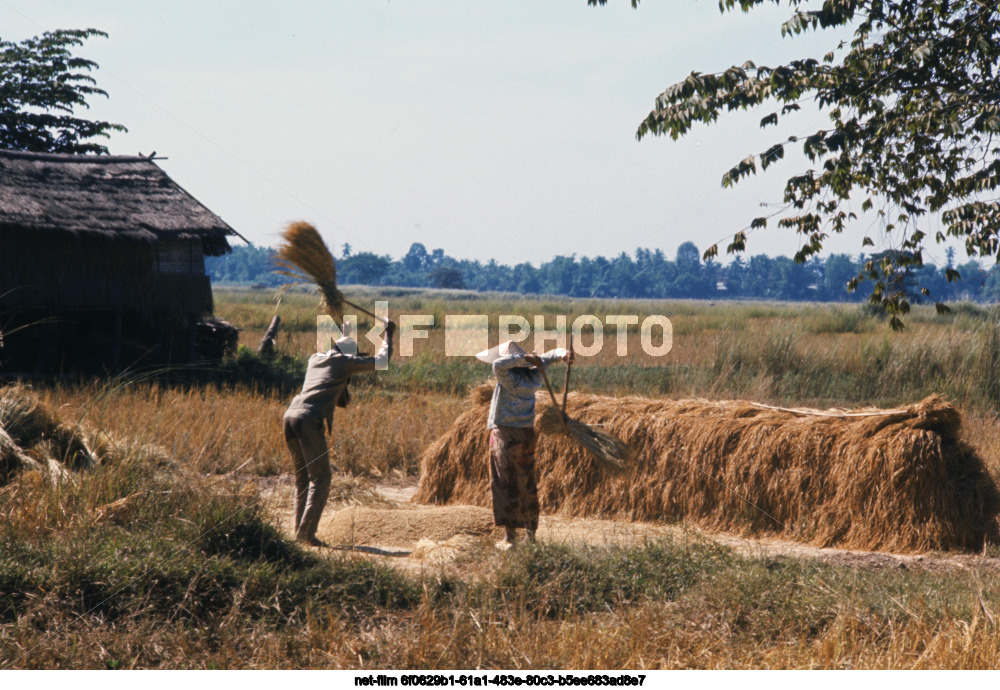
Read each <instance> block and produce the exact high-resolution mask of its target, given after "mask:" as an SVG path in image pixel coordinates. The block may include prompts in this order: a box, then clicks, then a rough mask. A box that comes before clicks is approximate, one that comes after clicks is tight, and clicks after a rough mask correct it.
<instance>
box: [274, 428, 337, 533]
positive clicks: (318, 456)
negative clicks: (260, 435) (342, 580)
mask: <svg viewBox="0 0 1000 690" xmlns="http://www.w3.org/2000/svg"><path fill="white" fill-rule="evenodd" d="M284 426H285V443H287V444H288V451H289V452H290V453H291V455H292V465H293V466H294V468H295V525H294V526H295V538H296V539H312V538H314V537H315V536H316V530H317V528H318V527H319V518H320V515H322V514H323V508H324V507H325V506H326V500H327V498H328V497H329V496H330V477H331V472H330V453H329V450H328V449H327V446H326V436H325V435H324V434H323V420H322V419H320V418H319V417H315V416H313V415H310V414H304V413H302V412H298V411H291V410H290V411H288V412H286V413H285V418H284Z"/></svg>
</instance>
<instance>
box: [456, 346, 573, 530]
mask: <svg viewBox="0 0 1000 690" xmlns="http://www.w3.org/2000/svg"><path fill="white" fill-rule="evenodd" d="M572 357H573V355H572V353H571V352H569V351H567V350H565V349H563V348H556V349H554V350H549V351H548V352H546V353H545V354H543V355H540V356H539V355H535V354H533V353H531V354H529V353H527V352H525V351H524V349H523V348H522V347H521V346H519V345H518V344H517V343H515V342H513V341H509V340H508V341H507V342H505V343H501V344H500V345H498V346H497V347H495V348H491V349H489V350H485V351H483V352H480V353H479V354H478V355H476V359H478V360H479V361H481V362H485V363H487V364H492V365H493V373H494V374H495V375H496V378H497V385H496V387H495V388H494V389H493V400H492V402H491V403H490V414H489V417H488V419H487V422H486V428H487V429H489V432H490V492H491V494H492V496H493V524H494V525H496V526H497V527H503V528H504V540H503V541H501V542H498V543H497V547H498V548H504V549H509V548H510V547H511V546H513V545H514V540H515V538H516V530H517V528H518V527H521V528H524V529H525V530H526V532H527V538H528V540H529V541H531V540H534V538H535V530H536V529H538V512H539V506H538V486H537V484H536V480H535V391H536V390H538V389H539V388H540V387H541V386H542V373H543V370H544V368H545V367H547V366H548V365H549V364H552V363H553V362H557V361H560V360H563V361H566V362H570V361H572Z"/></svg>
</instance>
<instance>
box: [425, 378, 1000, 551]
mask: <svg viewBox="0 0 1000 690" xmlns="http://www.w3.org/2000/svg"><path fill="white" fill-rule="evenodd" d="M479 397H481V396H479ZM473 399H477V396H476V395H475V393H474V394H473ZM542 404H543V400H542V398H539V406H540V407H541V405H542ZM567 412H568V413H569V414H570V415H571V416H573V417H574V418H577V419H580V420H582V421H584V422H586V423H587V424H591V425H594V426H597V427H598V428H604V429H605V430H607V431H609V432H610V433H613V434H614V435H615V436H617V437H618V438H620V439H622V440H623V441H625V442H626V443H628V444H629V445H631V446H632V448H634V449H635V453H636V454H635V460H634V461H633V462H632V463H631V465H630V466H629V468H628V470H627V471H626V472H625V473H623V474H621V475H618V476H613V475H608V474H607V473H605V472H603V471H601V470H600V469H599V468H597V467H595V465H594V464H593V463H592V462H591V461H590V460H589V459H588V458H587V457H586V455H585V453H584V452H583V451H582V450H580V449H579V448H578V447H577V446H576V445H575V444H573V443H571V442H570V441H568V439H566V438H564V437H558V436H551V435H550V436H546V435H541V436H540V437H539V441H538V450H537V455H536V458H537V463H536V466H537V468H538V479H539V484H538V486H539V496H540V499H541V503H542V509H543V510H544V511H546V512H549V513H559V514H563V515H570V516H592V517H602V518H609V519H617V520H632V521H655V520H684V521H687V522H689V523H692V524H695V525H698V526H701V527H704V528H707V529H714V530H724V531H734V532H737V533H741V534H770V535H774V536H781V537H785V538H792V539H797V540H800V541H805V542H809V543H813V544H816V545H820V546H839V547H846V548H858V549H871V550H894V551H902V552H921V551H927V550H938V549H942V550H947V549H963V550H978V549H982V548H983V544H984V540H993V539H996V538H997V536H998V535H997V513H998V511H1000V494H998V491H997V487H996V485H995V483H994V482H993V480H992V479H991V478H990V476H989V474H988V473H987V471H986V469H985V466H984V464H983V462H982V460H981V459H980V458H979V457H978V456H977V455H976V453H975V452H974V451H973V450H972V449H971V448H970V447H969V446H968V445H966V444H965V443H963V442H962V441H961V439H960V438H959V429H960V427H961V416H960V415H959V412H958V410H956V409H955V407H954V406H952V405H951V404H950V403H948V402H947V401H945V400H943V399H941V398H939V397H936V396H932V397H929V398H926V399H925V400H923V401H921V402H919V403H917V404H915V405H911V406H909V407H906V408H902V409H899V410H883V411H880V410H871V409H869V410H862V411H855V412H846V411H843V410H828V411H825V412H823V411H818V410H785V409H780V408H768V407H766V406H761V405H756V404H754V403H749V402H742V401H720V402H710V401H705V400H652V399H648V398H640V397H627V398H609V397H602V396H594V395H581V394H576V395H572V394H571V395H570V397H569V404H568V407H567ZM487 414H488V406H487V405H482V404H481V405H478V406H475V407H473V408H472V409H469V410H468V411H467V412H465V413H464V414H462V415H461V416H460V417H459V418H458V419H457V420H456V421H455V423H454V424H453V425H452V426H451V428H450V429H449V430H448V431H447V433H445V434H444V435H443V436H442V437H441V438H440V439H438V440H437V441H436V442H435V443H434V444H433V445H431V446H430V447H429V448H427V450H426V451H425V452H424V454H423V456H422V458H421V482H420V488H419V490H418V492H417V493H416V495H415V496H414V497H413V500H414V501H416V502H420V503H437V504H445V503H461V504H470V505H477V506H484V507H487V506H489V505H490V493H489V473H488V457H489V450H488V447H487V433H486V417H487ZM541 416H542V415H537V416H536V420H537V419H538V418H539V417H541Z"/></svg>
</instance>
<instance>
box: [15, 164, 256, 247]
mask: <svg viewBox="0 0 1000 690" xmlns="http://www.w3.org/2000/svg"><path fill="white" fill-rule="evenodd" d="M4 228H7V229H17V230H22V229H23V230H34V231H37V232H70V233H73V234H75V235H85V234H91V235H100V236H103V237H106V238H109V239H123V240H139V241H143V242H156V241H158V240H162V239H196V238H197V239H201V240H202V241H203V244H204V248H205V253H206V254H208V255H211V256H218V255H220V254H225V253H227V252H228V251H229V250H230V247H229V243H228V242H227V240H226V238H227V237H229V236H230V235H236V236H239V235H238V233H237V232H236V231H235V230H233V229H232V228H231V227H229V225H227V224H226V223H225V222H224V221H223V220H222V219H221V218H219V217H218V216H217V215H215V214H214V213H212V212H211V211H209V210H208V209H207V208H205V207H204V206H203V205H202V204H201V203H199V202H198V200H197V199H195V198H194V197H193V196H191V195H190V194H188V193H187V192H186V191H184V189H182V188H181V187H180V186H179V185H178V184H177V183H176V182H174V181H173V180H171V179H170V178H169V177H168V176H167V174H166V173H165V172H163V170H161V169H160V168H159V166H157V165H156V163H154V162H153V159H152V158H143V157H138V156H80V155H69V154H49V153H28V152H22V151H7V150H3V149H0V229H4Z"/></svg>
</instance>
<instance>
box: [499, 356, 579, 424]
mask: <svg viewBox="0 0 1000 690" xmlns="http://www.w3.org/2000/svg"><path fill="white" fill-rule="evenodd" d="M539 359H541V360H542V364H544V365H545V366H546V367H548V366H549V365H550V364H552V363H553V362H558V361H559V360H560V359H562V355H561V354H560V352H559V351H557V350H549V351H548V352H546V353H545V354H543V355H539ZM493 374H494V375H495V376H496V377H497V385H496V387H495V388H494V389H493V400H492V401H491V402H490V416H489V418H488V419H487V420H486V428H487V429H496V428H497V427H498V426H513V427H522V428H523V427H529V426H534V425H535V391H537V390H538V389H539V388H541V386H542V372H540V371H539V370H538V369H537V368H535V367H533V366H531V365H530V364H528V362H526V361H525V359H524V356H523V355H507V356H506V357H501V358H500V359H498V360H496V361H495V362H493Z"/></svg>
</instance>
